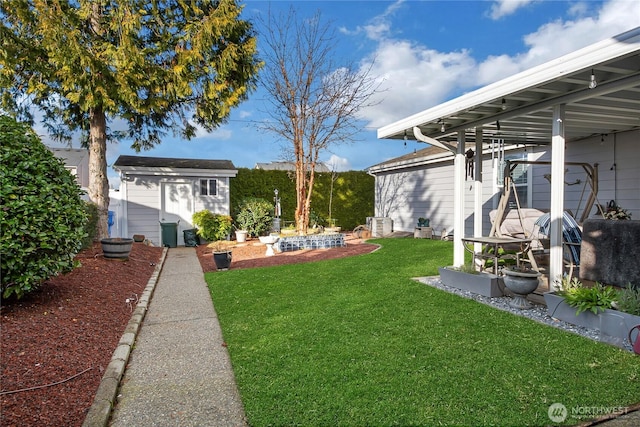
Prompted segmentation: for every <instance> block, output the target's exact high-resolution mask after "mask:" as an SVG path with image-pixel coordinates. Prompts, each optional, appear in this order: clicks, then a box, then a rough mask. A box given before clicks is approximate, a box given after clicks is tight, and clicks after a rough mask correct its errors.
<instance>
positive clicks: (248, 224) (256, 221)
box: [236, 197, 274, 237]
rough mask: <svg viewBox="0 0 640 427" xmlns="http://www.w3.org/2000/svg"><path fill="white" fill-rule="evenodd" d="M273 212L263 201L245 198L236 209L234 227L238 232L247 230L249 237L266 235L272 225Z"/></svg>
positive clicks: (268, 203)
mask: <svg viewBox="0 0 640 427" xmlns="http://www.w3.org/2000/svg"><path fill="white" fill-rule="evenodd" d="M273 210H274V207H273V205H272V204H271V203H270V202H268V201H266V200H265V199H260V198H257V197H247V198H246V199H244V200H243V201H242V202H241V203H240V205H239V206H238V208H237V213H236V226H237V227H238V230H247V232H248V234H249V236H254V237H255V236H263V235H266V234H268V233H269V231H270V230H271V225H272V224H273Z"/></svg>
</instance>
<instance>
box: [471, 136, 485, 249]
mask: <svg viewBox="0 0 640 427" xmlns="http://www.w3.org/2000/svg"><path fill="white" fill-rule="evenodd" d="M482 138H483V132H482V126H476V158H475V165H474V167H475V170H474V171H473V178H474V181H475V184H474V190H475V193H474V206H473V236H474V237H482V220H483V218H482ZM474 246H475V247H474V250H475V251H476V252H480V251H482V244H481V243H474Z"/></svg>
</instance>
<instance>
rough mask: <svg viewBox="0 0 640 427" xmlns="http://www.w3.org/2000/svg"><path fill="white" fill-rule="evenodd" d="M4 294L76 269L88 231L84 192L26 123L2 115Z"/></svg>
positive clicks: (17, 293)
mask: <svg viewBox="0 0 640 427" xmlns="http://www.w3.org/2000/svg"><path fill="white" fill-rule="evenodd" d="M0 185H1V188H2V191H1V192H0V204H1V205H2V210H0V224H1V227H0V228H1V229H2V231H1V233H2V240H1V243H0V244H1V248H2V251H1V252H2V260H1V264H2V298H9V297H11V296H15V297H17V298H21V297H22V296H23V295H24V294H25V293H27V292H30V291H32V290H34V289H35V288H37V287H38V286H39V285H40V284H41V283H42V282H43V281H44V280H46V279H48V278H49V277H52V276H55V275H57V274H60V273H66V272H69V271H71V270H72V269H73V267H74V257H75V255H76V254H77V253H78V252H79V251H80V249H81V247H82V240H83V238H84V237H85V235H86V232H85V224H86V222H87V213H86V210H85V209H86V207H85V202H84V201H83V200H82V199H81V196H82V190H81V188H80V186H79V185H78V184H77V183H76V180H75V178H74V176H73V175H71V173H70V172H69V171H67V170H66V169H65V168H64V165H63V163H62V162H61V161H60V160H58V159H56V158H55V157H54V156H53V154H52V153H51V152H50V151H49V150H48V149H47V148H46V147H45V146H44V145H43V144H42V142H41V141H40V139H39V138H38V136H37V135H36V134H35V133H34V132H33V130H31V129H30V128H29V127H28V126H26V125H24V124H20V123H17V122H16V121H15V120H13V119H11V118H9V117H7V116H1V115H0Z"/></svg>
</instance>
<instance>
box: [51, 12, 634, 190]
mask: <svg viewBox="0 0 640 427" xmlns="http://www.w3.org/2000/svg"><path fill="white" fill-rule="evenodd" d="M241 3H242V4H244V5H245V9H244V12H243V17H244V18H246V19H251V20H253V19H255V17H256V16H258V15H261V14H265V13H266V11H267V10H268V8H269V7H271V9H272V11H275V12H278V11H279V10H284V11H287V10H288V9H289V7H290V6H291V5H293V6H295V8H296V10H297V13H298V16H300V17H308V16H311V15H313V14H314V13H315V12H317V11H320V13H321V17H322V19H323V20H326V21H329V22H330V23H331V25H332V26H333V27H334V28H335V30H336V34H337V35H338V42H339V43H338V44H337V45H336V58H344V59H345V60H346V61H349V62H352V63H355V64H359V65H360V66H362V67H368V66H370V64H371V63H372V62H373V67H372V71H371V75H372V77H375V78H377V79H379V80H380V83H381V89H382V90H381V91H380V92H379V93H378V94H377V95H376V97H377V98H376V101H377V102H378V104H377V105H376V106H374V107H371V108H368V109H366V110H364V111H362V113H361V116H360V119H361V124H362V131H361V132H360V135H359V136H358V141H357V142H354V143H352V144H345V145H335V146H333V147H332V150H331V152H330V153H326V155H325V156H324V158H323V160H324V161H325V162H327V163H329V164H330V165H331V166H332V167H333V168H334V169H336V170H351V169H353V170H362V169H365V168H367V167H369V166H372V165H374V164H376V163H380V162H382V161H385V160H387V159H389V158H393V157H397V156H401V155H403V154H406V153H409V152H412V151H414V150H416V149H421V148H424V147H425V146H424V145H423V144H418V143H416V142H413V141H408V142H407V144H406V146H405V145H404V143H403V142H402V141H388V140H378V139H377V137H376V131H377V129H378V128H379V127H382V126H385V125H387V124H389V123H392V122H394V121H396V120H398V119H400V118H403V117H405V116H408V115H410V114H414V113H417V112H419V111H422V110H426V109H428V108H430V107H433V106H434V105H437V104H439V103H441V102H444V101H447V100H449V99H452V98H455V97H457V96H459V95H461V94H463V93H465V92H469V91H471V90H474V89H477V88H478V87H481V86H484V85H486V84H489V83H492V82H495V81H497V80H500V79H502V78H504V77H507V76H510V75H512V74H515V73H518V72H520V71H523V70H525V69H527V68H530V67H532V66H535V65H538V64H541V63H543V62H546V61H549V60H551V59H553V58H556V57H558V56H561V55H563V54H566V53H568V52H571V51H573V50H576V49H579V48H581V47H584V46H587V45H589V44H592V43H595V42H597V41H599V40H603V39H606V38H608V37H611V36H614V35H616V34H619V33H622V32H624V31H626V30H629V29H631V28H634V27H637V26H640V1H638V0H608V1H591V0H588V1H546V0H502V1H456V0H453V1H406V0H397V1H371V0H369V1H326V0H325V1H301V0H300V1H270V2H269V1H261V0H246V1H244V2H241ZM259 37H260V36H259V35H258V40H259ZM258 43H260V42H258ZM265 109H266V101H265V93H264V91H263V90H262V89H260V88H258V90H257V91H256V92H254V93H253V94H251V96H250V98H249V100H248V101H245V102H244V103H243V104H241V105H240V106H239V107H238V108H236V109H235V110H234V111H233V112H232V114H231V116H230V118H229V121H228V123H227V124H224V125H222V126H221V127H220V128H218V129H216V130H215V131H214V132H212V133H208V134H207V133H204V132H202V133H200V134H198V136H197V137H196V138H195V139H193V140H191V141H182V140H177V139H172V138H167V139H166V140H165V141H164V142H163V143H162V144H161V145H159V146H157V147H156V148H154V149H152V150H148V151H144V152H141V153H139V155H143V156H157V157H180V158H207V159H228V160H231V161H232V162H233V163H234V164H235V165H236V167H249V168H252V167H254V166H255V164H256V163H257V162H269V161H277V160H282V159H283V151H282V142H281V141H279V140H278V138H277V136H276V135H270V134H265V133H264V132H263V131H260V130H259V129H258V128H257V126H256V123H258V122H260V121H261V120H265V119H266V117H265V114H264V113H262V111H264V110H265ZM45 141H46V138H45ZM121 154H129V155H130V154H136V153H135V152H134V151H133V150H131V149H130V148H129V147H128V145H127V144H126V142H123V143H119V144H110V145H109V147H108V149H107V161H108V163H109V165H111V164H112V163H113V162H114V161H115V160H116V158H117V157H118V156H119V155H121ZM109 177H110V181H112V183H111V185H112V186H113V187H117V186H118V183H117V179H115V178H116V173H115V172H114V171H113V170H112V169H111V168H110V172H109Z"/></svg>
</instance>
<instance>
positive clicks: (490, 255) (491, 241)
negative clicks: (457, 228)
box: [462, 236, 537, 275]
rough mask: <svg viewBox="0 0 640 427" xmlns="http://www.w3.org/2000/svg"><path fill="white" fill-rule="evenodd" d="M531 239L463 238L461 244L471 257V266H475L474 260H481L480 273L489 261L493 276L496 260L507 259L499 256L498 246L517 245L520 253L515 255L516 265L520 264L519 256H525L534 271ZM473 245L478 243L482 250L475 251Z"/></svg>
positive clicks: (496, 267) (496, 272) (495, 272)
mask: <svg viewBox="0 0 640 427" xmlns="http://www.w3.org/2000/svg"><path fill="white" fill-rule="evenodd" d="M532 241H533V240H532V239H519V238H514V237H496V236H493V237H463V238H462V244H463V246H464V248H465V250H466V251H467V252H469V253H470V254H471V255H472V257H473V264H474V265H475V263H476V259H481V260H482V263H481V264H480V271H482V269H483V267H484V263H485V260H487V259H491V260H493V272H494V274H496V275H497V274H498V260H500V259H501V258H507V257H509V256H508V255H507V256H504V255H503V256H500V255H499V254H498V248H499V247H500V246H505V245H514V244H515V245H519V246H520V251H519V252H518V253H517V254H516V263H518V265H519V264H520V255H524V254H526V255H527V257H528V258H529V261H530V262H531V263H532V267H533V268H534V269H536V268H537V265H536V264H535V259H534V258H533V255H532V254H531V242H532ZM474 243H480V244H481V245H482V249H481V250H480V251H476V250H475V248H474V245H473V244H474Z"/></svg>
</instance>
